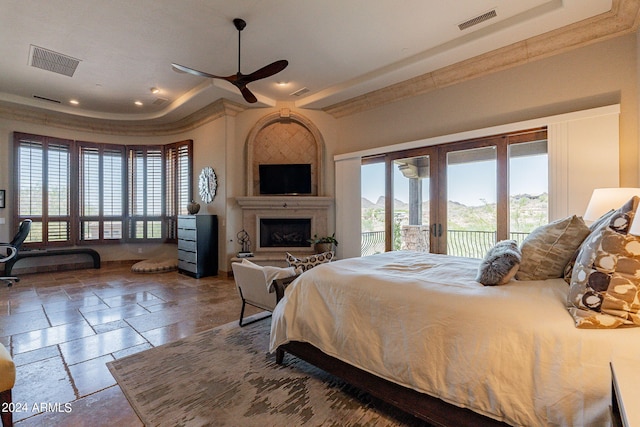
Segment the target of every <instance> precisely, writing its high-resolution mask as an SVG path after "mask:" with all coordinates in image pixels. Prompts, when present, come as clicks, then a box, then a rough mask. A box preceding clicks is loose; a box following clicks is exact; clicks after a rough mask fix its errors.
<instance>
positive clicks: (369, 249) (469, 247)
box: [361, 229, 529, 258]
mask: <svg viewBox="0 0 640 427" xmlns="http://www.w3.org/2000/svg"><path fill="white" fill-rule="evenodd" d="M418 232H419V234H420V236H419V238H418V239H415V236H414V238H413V239H412V241H415V240H418V241H419V242H420V244H419V245H418V246H417V247H412V246H413V245H414V244H415V243H413V244H409V245H407V244H406V243H407V242H404V241H401V242H400V243H401V244H400V246H401V249H412V250H423V251H425V252H428V250H429V230H428V229H420V230H418ZM528 235H529V233H522V232H512V233H510V234H509V238H510V239H513V240H515V241H517V242H518V244H520V243H522V241H523V240H524V239H525V238H526V237H527V236H528ZM495 244H496V232H495V231H467V230H448V231H447V253H448V254H449V255H455V256H462V257H469V258H483V257H484V255H485V254H486V253H487V251H488V250H489V249H490V248H491V247H492V246H493V245H495ZM361 251H362V252H361V253H362V256H366V255H373V254H376V253H381V252H384V231H369V232H364V233H362V245H361Z"/></svg>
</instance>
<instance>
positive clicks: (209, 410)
mask: <svg viewBox="0 0 640 427" xmlns="http://www.w3.org/2000/svg"><path fill="white" fill-rule="evenodd" d="M270 322H271V320H270V318H267V319H264V320H261V321H259V322H257V323H253V324H250V325H247V326H245V327H243V328H240V327H239V326H237V322H233V323H229V324H227V325H224V326H221V327H218V328H215V329H212V330H209V331H205V332H201V333H198V334H196V335H192V336H190V337H187V338H184V339H181V340H179V341H176V342H173V343H170V344H165V345H163V346H160V347H156V348H152V349H150V350H146V351H143V352H140V353H137V354H134V355H131V356H127V357H125V358H122V359H119V360H115V361H113V362H109V363H108V364H107V365H108V367H109V369H110V370H111V373H112V374H113V376H114V377H115V378H116V380H117V381H118V385H119V386H120V388H121V389H122V391H123V392H124V394H125V395H126V396H127V399H129V402H130V403H131V405H132V406H133V408H134V409H135V411H136V412H137V413H138V416H139V417H140V418H141V419H142V421H143V422H144V423H145V425H146V426H171V427H174V426H189V427H191V426H259V427H263V426H283V427H284V426H300V425H309V426H407V425H408V426H418V425H424V424H422V423H421V422H419V421H418V420H416V419H415V418H413V417H412V416H410V415H407V414H405V413H403V412H400V411H398V410H396V409H394V408H392V407H390V406H388V405H386V404H384V403H382V402H380V401H379V400H377V399H375V398H373V397H371V396H369V395H367V394H365V393H362V392H360V391H358V390H357V389H355V388H353V387H351V386H349V385H347V384H345V383H344V382H342V381H340V380H338V379H336V378H335V377H333V376H331V375H329V374H327V373H325V372H324V371H322V370H320V369H318V368H316V367H314V366H312V365H310V364H308V363H306V362H304V361H302V360H300V359H297V358H295V357H293V356H291V355H289V354H287V355H286V356H285V362H284V365H283V366H280V365H277V364H276V363H275V355H272V354H269V353H268V343H269V328H270Z"/></svg>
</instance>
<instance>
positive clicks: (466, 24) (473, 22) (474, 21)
mask: <svg viewBox="0 0 640 427" xmlns="http://www.w3.org/2000/svg"><path fill="white" fill-rule="evenodd" d="M496 16H498V14H497V13H496V10H495V9H493V10H490V11H489V12H486V13H483V14H482V15H479V16H476V17H475V18H471V19H468V20H466V21H464V22H463V23H462V24H458V28H460V31H463V30H466V29H467V28H469V27H473V26H474V25H478V24H479V23H481V22H484V21H488V20H489V19H491V18H495V17H496Z"/></svg>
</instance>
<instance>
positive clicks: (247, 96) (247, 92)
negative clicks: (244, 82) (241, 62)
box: [238, 86, 258, 104]
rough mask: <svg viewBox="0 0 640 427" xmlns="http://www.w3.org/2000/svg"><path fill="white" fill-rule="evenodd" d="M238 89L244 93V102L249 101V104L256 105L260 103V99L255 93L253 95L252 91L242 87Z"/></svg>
mask: <svg viewBox="0 0 640 427" xmlns="http://www.w3.org/2000/svg"><path fill="white" fill-rule="evenodd" d="M238 89H240V93H242V97H243V98H244V100H245V101H247V102H248V103H249V104H254V103H256V102H258V98H256V96H255V95H254V94H253V93H251V91H250V90H249V89H247V87H246V86H243V87H240V88H238Z"/></svg>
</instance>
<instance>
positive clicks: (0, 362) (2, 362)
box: [0, 344, 16, 427]
mask: <svg viewBox="0 0 640 427" xmlns="http://www.w3.org/2000/svg"><path fill="white" fill-rule="evenodd" d="M15 382H16V365H15V364H14V363H13V359H11V355H10V354H9V352H8V351H7V349H6V348H4V346H3V345H2V344H0V410H2V412H0V417H1V418H2V426H3V427H13V414H12V413H11V412H10V411H8V410H7V409H11V408H10V406H11V405H9V404H10V403H11V389H12V388H13V385H14V384H15Z"/></svg>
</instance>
